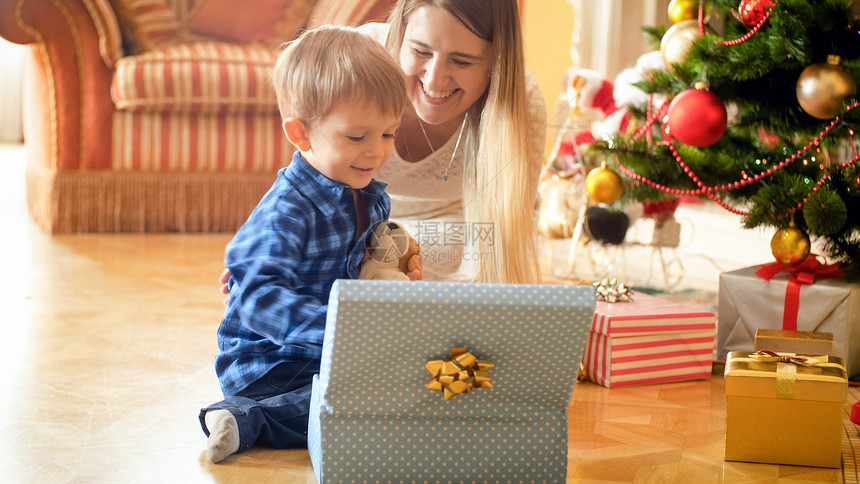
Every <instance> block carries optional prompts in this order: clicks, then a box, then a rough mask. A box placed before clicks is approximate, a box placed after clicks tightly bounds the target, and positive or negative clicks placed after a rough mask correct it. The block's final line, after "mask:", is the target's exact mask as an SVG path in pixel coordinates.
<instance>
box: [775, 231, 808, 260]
mask: <svg viewBox="0 0 860 484" xmlns="http://www.w3.org/2000/svg"><path fill="white" fill-rule="evenodd" d="M809 247H810V243H809V237H807V236H806V234H805V233H803V231H802V230H800V229H798V228H797V227H788V228H785V229H779V230H777V231H776V233H775V234H773V238H772V239H770V251H771V253H772V254H773V257H774V258H775V259H776V261H777V262H779V263H780V264H785V265H794V264H800V263H801V262H803V261H805V260H806V258H807V257H808V256H809Z"/></svg>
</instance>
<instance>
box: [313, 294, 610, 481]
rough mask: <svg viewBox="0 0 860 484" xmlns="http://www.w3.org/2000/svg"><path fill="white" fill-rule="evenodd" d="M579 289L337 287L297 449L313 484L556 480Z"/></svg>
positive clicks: (561, 472) (584, 312)
mask: <svg viewBox="0 0 860 484" xmlns="http://www.w3.org/2000/svg"><path fill="white" fill-rule="evenodd" d="M594 306H595V298H594V288H593V287H591V286H554V285H512V284H466V283H443V282H408V281H371V280H339V281H337V282H336V283H335V285H334V287H333V288H332V293H331V297H330V299H329V308H328V316H327V322H326V332H325V342H324V345H323V354H322V366H321V368H320V374H319V375H318V376H317V377H315V380H314V386H313V394H312V398H311V408H310V417H309V425H308V450H309V452H310V456H311V461H312V463H313V467H314V472H315V474H316V476H317V480H318V481H319V482H320V483H321V484H322V483H341V482H427V483H441V482H458V483H459V482H470V483H471V482H535V483H552V482H564V481H565V478H566V473H567V435H568V428H567V408H568V406H569V405H570V401H571V397H572V393H573V388H574V384H575V383H576V378H577V374H578V372H579V364H580V361H581V359H582V351H583V348H584V346H585V342H586V339H587V337H588V334H589V330H590V326H591V320H592V317H593V315H594Z"/></svg>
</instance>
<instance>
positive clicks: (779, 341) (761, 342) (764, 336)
mask: <svg viewBox="0 0 860 484" xmlns="http://www.w3.org/2000/svg"><path fill="white" fill-rule="evenodd" d="M753 349H754V350H756V351H758V350H770V351H776V352H777V353H784V352H790V353H801V354H807V355H832V354H833V333H824V332H816V331H789V330H784V329H768V328H757V329H756V331H755V345H754V346H753Z"/></svg>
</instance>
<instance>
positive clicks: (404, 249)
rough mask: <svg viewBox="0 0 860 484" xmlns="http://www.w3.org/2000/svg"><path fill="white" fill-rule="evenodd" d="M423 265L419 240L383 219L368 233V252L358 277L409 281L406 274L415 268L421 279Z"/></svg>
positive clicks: (402, 228)
mask: <svg viewBox="0 0 860 484" xmlns="http://www.w3.org/2000/svg"><path fill="white" fill-rule="evenodd" d="M422 267H423V261H422V258H421V247H420V246H419V245H418V242H417V241H416V240H415V239H413V238H412V237H411V236H410V235H409V232H407V231H406V229H405V228H404V227H403V226H402V225H401V224H399V223H397V222H395V221H393V220H385V221H382V222H380V223H379V224H378V225H377V226H376V228H374V229H373V232H371V233H370V239H369V240H368V242H367V255H366V257H365V260H364V262H363V263H362V266H361V271H360V272H359V274H358V278H359V279H387V280H394V281H398V280H400V281H408V280H410V277H409V275H408V274H410V273H412V272H413V271H418V272H417V278H418V279H420V278H421V275H420V274H421V269H422Z"/></svg>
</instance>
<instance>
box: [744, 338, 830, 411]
mask: <svg viewBox="0 0 860 484" xmlns="http://www.w3.org/2000/svg"><path fill="white" fill-rule="evenodd" d="M749 357H750V359H752V360H754V361H759V362H762V363H774V362H775V363H776V398H783V399H790V400H793V399H794V394H795V388H796V387H795V385H796V381H795V380H796V378H797V365H800V366H835V367H839V366H840V365H838V364H836V363H830V362H829V358H828V357H827V355H814V356H811V355H795V354H793V353H775V352H773V351H767V350H760V351H756V352H755V353H752V354H750V356H749Z"/></svg>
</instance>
